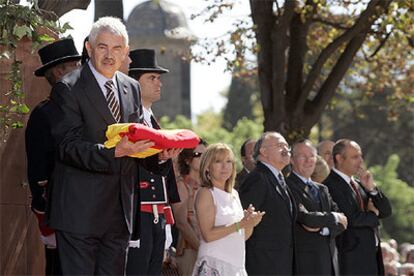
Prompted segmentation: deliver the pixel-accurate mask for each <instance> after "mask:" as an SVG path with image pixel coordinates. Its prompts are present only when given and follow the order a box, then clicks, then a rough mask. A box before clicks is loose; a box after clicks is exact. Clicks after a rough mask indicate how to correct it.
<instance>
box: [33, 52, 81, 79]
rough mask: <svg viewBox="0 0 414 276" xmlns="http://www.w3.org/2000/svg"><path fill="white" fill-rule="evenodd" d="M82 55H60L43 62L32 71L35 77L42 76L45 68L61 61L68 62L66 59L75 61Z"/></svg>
mask: <svg viewBox="0 0 414 276" xmlns="http://www.w3.org/2000/svg"><path fill="white" fill-rule="evenodd" d="M81 58H82V57H81V56H80V55H74V56H66V57H62V58H58V59H55V60H53V61H51V62H48V63H46V64H43V65H42V66H40V67H39V68H37V69H36V71H35V72H34V74H35V76H36V77H44V75H45V72H46V70H47V69H49V68H51V67H53V66H55V65H58V64H59V63H63V62H68V61H75V60H80V59H81Z"/></svg>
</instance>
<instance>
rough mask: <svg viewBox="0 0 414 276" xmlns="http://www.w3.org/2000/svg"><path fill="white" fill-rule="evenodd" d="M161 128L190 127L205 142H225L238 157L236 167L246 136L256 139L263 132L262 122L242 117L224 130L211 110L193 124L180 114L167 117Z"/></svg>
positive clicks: (219, 119) (218, 118)
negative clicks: (173, 118) (232, 126)
mask: <svg viewBox="0 0 414 276" xmlns="http://www.w3.org/2000/svg"><path fill="white" fill-rule="evenodd" d="M160 124H161V126H162V128H165V129H180V128H185V129H191V130H193V131H194V132H195V133H197V134H198V135H199V136H200V137H201V138H202V139H204V140H205V141H206V142H207V143H209V144H213V143H219V142H220V143H226V144H228V145H229V146H230V147H231V148H232V150H233V152H234V154H235V155H236V156H237V157H238V167H239V168H241V163H240V147H241V145H242V144H243V142H244V141H245V140H246V139H248V138H253V139H257V138H259V136H260V135H261V134H262V132H263V126H262V124H261V123H260V122H259V123H258V122H256V121H252V120H249V119H246V118H243V119H241V120H239V121H238V122H237V124H236V125H235V127H234V128H233V129H231V130H226V129H224V128H222V127H221V124H222V118H221V116H220V115H218V114H216V113H213V112H212V111H208V112H205V113H203V114H201V115H199V117H198V118H197V123H196V124H193V123H192V122H191V121H190V120H189V119H187V118H185V117H184V116H182V115H179V116H177V117H176V118H175V120H174V121H171V120H170V119H168V118H167V117H163V118H161V120H160Z"/></svg>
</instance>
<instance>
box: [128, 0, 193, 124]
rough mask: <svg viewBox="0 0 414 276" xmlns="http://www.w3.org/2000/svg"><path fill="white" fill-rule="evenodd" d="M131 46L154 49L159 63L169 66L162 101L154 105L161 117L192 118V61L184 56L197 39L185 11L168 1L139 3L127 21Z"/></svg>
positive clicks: (155, 110) (158, 115)
mask: <svg viewBox="0 0 414 276" xmlns="http://www.w3.org/2000/svg"><path fill="white" fill-rule="evenodd" d="M126 26H127V30H128V34H129V40H130V42H129V45H130V49H131V50H134V49H138V48H152V49H155V51H156V53H157V60H158V64H159V65H161V66H162V67H165V68H168V69H169V70H170V72H169V73H167V74H163V75H162V78H161V81H162V83H163V88H162V89H161V100H160V101H159V102H157V103H155V104H154V105H153V106H152V109H153V110H154V113H155V114H156V116H157V117H161V116H169V117H170V118H172V119H174V118H175V116H177V115H180V114H181V115H184V116H186V117H187V118H190V117H191V97H190V93H191V88H190V63H189V62H188V61H185V60H184V59H183V57H184V56H186V55H187V54H188V53H189V50H190V45H191V43H192V42H193V41H194V40H195V37H194V35H193V34H192V32H191V31H190V30H189V28H188V25H187V20H186V18H185V15H184V13H183V11H182V10H181V9H180V8H179V7H178V6H177V5H175V4H173V3H171V2H167V1H165V0H151V1H147V2H144V3H141V4H139V5H137V6H136V7H135V8H134V9H133V10H132V12H131V13H130V15H129V16H128V19H127V21H126Z"/></svg>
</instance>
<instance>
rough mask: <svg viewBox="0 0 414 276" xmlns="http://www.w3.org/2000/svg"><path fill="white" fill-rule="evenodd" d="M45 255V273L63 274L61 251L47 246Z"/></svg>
mask: <svg viewBox="0 0 414 276" xmlns="http://www.w3.org/2000/svg"><path fill="white" fill-rule="evenodd" d="M45 256H46V269H45V275H47V276H48V275H62V269H61V268H60V260H59V252H58V250H57V248H47V247H46V246H45Z"/></svg>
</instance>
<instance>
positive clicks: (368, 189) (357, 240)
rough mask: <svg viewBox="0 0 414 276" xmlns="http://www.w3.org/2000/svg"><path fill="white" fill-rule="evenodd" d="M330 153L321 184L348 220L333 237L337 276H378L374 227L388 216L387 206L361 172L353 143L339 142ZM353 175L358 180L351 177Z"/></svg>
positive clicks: (379, 267)
mask: <svg viewBox="0 0 414 276" xmlns="http://www.w3.org/2000/svg"><path fill="white" fill-rule="evenodd" d="M332 154H333V159H334V164H335V167H334V168H333V169H332V170H331V173H330V174H329V176H328V177H327V178H326V179H325V181H324V184H325V185H326V186H327V187H328V188H329V192H330V193H331V195H332V198H333V200H334V201H335V202H336V203H337V204H338V207H339V209H340V210H341V211H342V212H343V213H345V215H346V217H347V218H348V228H347V229H346V230H345V231H344V232H343V233H342V234H340V235H339V236H338V237H337V238H336V244H337V247H338V253H339V266H340V271H341V275H382V274H384V265H383V261H382V254H381V247H380V246H379V245H380V240H379V235H378V226H379V224H380V222H379V220H380V219H382V218H386V217H388V216H390V215H391V213H392V211H391V205H390V203H389V201H388V199H387V197H386V196H385V195H384V194H383V193H382V192H381V191H380V190H379V189H378V188H377V187H376V185H375V182H374V179H373V177H372V175H371V174H370V172H369V171H366V170H364V169H363V162H364V160H363V158H362V151H361V148H360V146H359V145H358V144H357V143H356V142H354V141H351V140H348V139H341V140H339V141H337V142H336V143H335V146H334V147H333V152H332ZM357 175H358V176H359V180H358V179H356V178H354V176H357Z"/></svg>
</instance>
